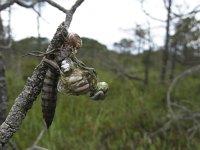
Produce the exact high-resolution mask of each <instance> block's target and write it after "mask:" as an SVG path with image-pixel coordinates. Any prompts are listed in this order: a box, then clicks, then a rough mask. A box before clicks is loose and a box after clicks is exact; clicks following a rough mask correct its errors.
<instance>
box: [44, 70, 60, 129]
mask: <svg viewBox="0 0 200 150" xmlns="http://www.w3.org/2000/svg"><path fill="white" fill-rule="evenodd" d="M57 83H58V75H57V74H55V73H53V72H51V71H50V70H48V71H47V74H46V77H45V79H44V83H43V88H42V113H43V119H44V121H45V123H46V126H47V128H49V126H50V125H51V123H52V121H53V118H54V113H55V109H56V101H57Z"/></svg>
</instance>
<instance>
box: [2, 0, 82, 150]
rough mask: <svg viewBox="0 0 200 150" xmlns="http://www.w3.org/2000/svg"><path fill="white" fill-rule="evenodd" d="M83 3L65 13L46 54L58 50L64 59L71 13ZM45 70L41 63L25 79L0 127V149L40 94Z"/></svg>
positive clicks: (79, 2)
mask: <svg viewBox="0 0 200 150" xmlns="http://www.w3.org/2000/svg"><path fill="white" fill-rule="evenodd" d="M83 1H84V0H77V2H76V3H75V4H74V5H73V6H72V8H71V9H70V10H69V11H67V13H66V16H68V18H69V20H65V21H64V23H61V25H60V26H59V27H58V28H57V31H56V33H55V34H54V37H53V39H52V40H51V43H50V44H49V46H48V48H47V51H48V52H49V51H52V50H55V49H58V52H57V54H56V55H57V56H58V57H66V56H65V55H64V54H65V53H67V52H66V51H64V50H63V49H60V48H61V47H62V45H63V43H64V42H65V40H66V38H67V35H68V31H67V29H68V27H69V26H70V23H71V20H72V16H73V13H74V12H75V10H76V8H77V7H78V6H80V4H81V3H82V2H83ZM68 12H70V15H68ZM70 16H71V18H70ZM63 55H64V56H63ZM47 70H48V66H46V65H45V64H44V63H43V62H41V63H40V64H39V65H38V66H37V67H36V69H35V70H34V72H33V74H32V76H31V77H30V78H28V79H27V83H26V85H25V86H24V88H23V90H22V92H21V93H20V94H19V96H18V97H17V98H16V100H15V103H14V104H13V106H12V108H11V110H10V112H9V114H8V116H7V118H6V120H5V121H4V122H3V124H2V125H1V126H0V149H2V148H3V146H4V145H5V144H6V143H7V142H8V141H9V139H10V138H11V137H12V135H13V134H14V133H15V132H16V131H17V129H18V128H19V127H20V125H21V123H22V121H23V119H24V118H25V116H26V113H27V112H28V110H29V109H31V107H32V105H33V102H34V101H35V99H36V98H37V96H38V95H39V93H40V92H41V88H42V86H43V81H44V78H45V75H46V72H47Z"/></svg>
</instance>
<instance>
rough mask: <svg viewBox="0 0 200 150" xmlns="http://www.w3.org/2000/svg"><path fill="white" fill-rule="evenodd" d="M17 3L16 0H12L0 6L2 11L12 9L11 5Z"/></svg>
mask: <svg viewBox="0 0 200 150" xmlns="http://www.w3.org/2000/svg"><path fill="white" fill-rule="evenodd" d="M14 3H15V0H10V1H6V3H4V4H2V5H0V11H2V10H4V9H6V8H8V7H10V6H11V5H13V4H14Z"/></svg>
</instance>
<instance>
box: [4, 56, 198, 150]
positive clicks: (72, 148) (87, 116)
mask: <svg viewBox="0 0 200 150" xmlns="http://www.w3.org/2000/svg"><path fill="white" fill-rule="evenodd" d="M24 61H25V62H22V64H23V66H22V72H23V74H22V76H21V77H19V78H18V77H16V76H14V75H15V74H14V72H12V71H11V70H8V71H7V82H8V93H9V107H11V106H12V104H13V100H14V99H15V98H16V97H17V96H18V94H19V93H20V91H21V90H22V88H23V85H24V83H25V79H26V78H27V77H28V76H30V74H31V70H33V68H34V67H35V65H36V64H37V61H33V60H32V61H28V60H24ZM140 68H141V66H140ZM27 69H28V70H27ZM97 72H98V76H99V80H101V81H106V82H108V83H109V86H110V87H109V88H110V90H109V93H108V96H107V98H106V99H105V100H104V101H92V100H90V99H89V98H88V96H79V97H76V96H68V95H62V94H59V97H58V101H57V108H56V114H55V118H54V121H53V124H52V126H51V127H50V129H49V130H48V131H47V132H45V134H44V136H43V138H42V139H41V141H40V143H39V145H40V146H42V147H45V148H48V149H49V150H132V149H137V150H147V149H148V150H157V149H163V150H195V149H199V148H200V147H199V144H198V143H199V142H198V139H199V138H200V136H199V134H197V135H195V136H194V137H193V138H189V137H188V134H187V132H185V130H181V131H179V130H177V129H178V127H177V126H176V124H175V125H173V126H172V127H171V128H170V129H169V130H167V131H166V132H164V133H160V134H158V135H155V136H153V137H151V136H150V133H153V132H155V131H157V130H158V129H159V128H161V127H163V125H164V124H165V123H166V122H167V121H168V119H169V118H168V111H167V107H166V91H167V88H168V85H167V84H166V85H161V84H159V82H158V81H155V79H156V77H158V72H156V70H154V71H153V72H151V73H150V75H151V80H150V85H148V86H144V85H143V83H140V82H138V81H131V80H125V79H122V78H119V77H117V76H116V75H115V74H113V73H112V72H110V71H108V70H106V69H103V68H97ZM152 79H154V80H153V81H152ZM16 81H17V82H16ZM173 97H174V98H176V100H180V101H181V100H184V99H187V100H188V101H189V99H192V100H191V102H192V103H194V105H198V104H199V79H198V76H197V75H196V76H191V77H188V78H187V80H184V81H182V82H180V83H179V84H178V85H177V86H176V89H175V91H174V92H173ZM184 123H185V122H184ZM180 125H181V124H180ZM42 126H43V120H42V112H41V99H40V96H39V97H38V99H37V100H36V101H35V103H34V105H33V107H32V109H31V110H30V111H29V112H28V113H27V116H26V118H25V119H24V121H23V123H22V126H21V127H20V129H19V130H18V131H17V132H16V133H15V134H14V136H13V141H14V142H15V143H16V144H17V146H18V147H19V149H20V150H24V149H26V148H28V147H30V146H31V145H32V144H33V143H34V141H35V139H36V137H37V135H38V134H39V132H40V130H41V129H42Z"/></svg>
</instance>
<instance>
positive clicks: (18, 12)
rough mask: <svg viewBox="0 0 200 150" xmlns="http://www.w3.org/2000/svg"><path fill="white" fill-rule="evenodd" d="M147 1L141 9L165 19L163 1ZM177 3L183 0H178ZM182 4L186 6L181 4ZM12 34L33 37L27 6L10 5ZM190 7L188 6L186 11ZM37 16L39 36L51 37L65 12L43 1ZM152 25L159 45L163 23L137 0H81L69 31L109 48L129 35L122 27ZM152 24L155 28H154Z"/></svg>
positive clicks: (66, 0)
mask: <svg viewBox="0 0 200 150" xmlns="http://www.w3.org/2000/svg"><path fill="white" fill-rule="evenodd" d="M74 1H75V0H56V2H57V3H59V4H61V5H62V6H63V7H64V6H66V7H67V8H69V7H70V6H71V5H72V4H73V3H74ZM147 1H148V2H149V3H148V4H147V5H145V8H146V9H147V11H148V12H149V13H151V14H152V16H154V17H157V18H160V19H165V18H166V11H165V9H164V7H163V0H147ZM178 1H179V2H180V3H181V2H184V0H178ZM185 1H186V2H187V3H189V4H190V5H191V7H193V6H195V5H197V4H200V0H185ZM185 7H186V6H185ZM12 8H13V9H12V11H13V13H12V17H11V23H12V34H13V37H14V39H16V40H19V39H22V38H25V37H29V36H37V21H36V18H37V14H36V13H35V12H34V11H33V10H31V9H29V10H28V9H25V8H22V7H20V6H17V5H14V6H12ZM189 9H190V8H188V10H189ZM42 17H43V18H44V19H45V20H43V19H40V22H41V26H40V33H41V36H42V37H47V38H49V39H51V38H52V37H53V34H54V33H55V31H56V28H57V26H58V25H59V24H60V23H61V22H62V21H64V19H65V14H64V13H62V12H61V11H59V10H57V9H56V8H54V7H52V6H50V5H49V4H46V5H45V7H44V8H42ZM3 19H4V23H5V24H6V22H7V21H6V20H7V13H6V11H5V12H3ZM147 20H149V21H150V25H151V26H152V27H154V30H153V37H154V38H155V42H156V43H160V44H162V43H163V41H164V39H163V37H164V35H165V30H164V29H162V28H159V27H158V26H160V25H164V24H162V23H160V22H157V21H152V20H151V19H149V18H148V17H146V16H145V15H144V13H143V12H142V10H141V7H140V3H139V2H138V1H137V0H85V1H84V2H83V3H82V5H81V6H80V7H78V9H77V10H76V12H75V14H74V16H73V20H72V24H71V26H70V28H69V31H70V32H76V33H78V34H79V35H80V36H81V37H88V38H93V39H96V40H98V41H99V42H100V43H102V44H105V45H107V46H108V47H111V45H112V44H113V43H114V42H118V41H119V40H120V39H122V38H128V37H130V35H129V34H127V33H126V32H124V31H123V29H131V28H134V27H135V25H136V23H137V24H144V25H145V24H147ZM155 27H156V28H155Z"/></svg>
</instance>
